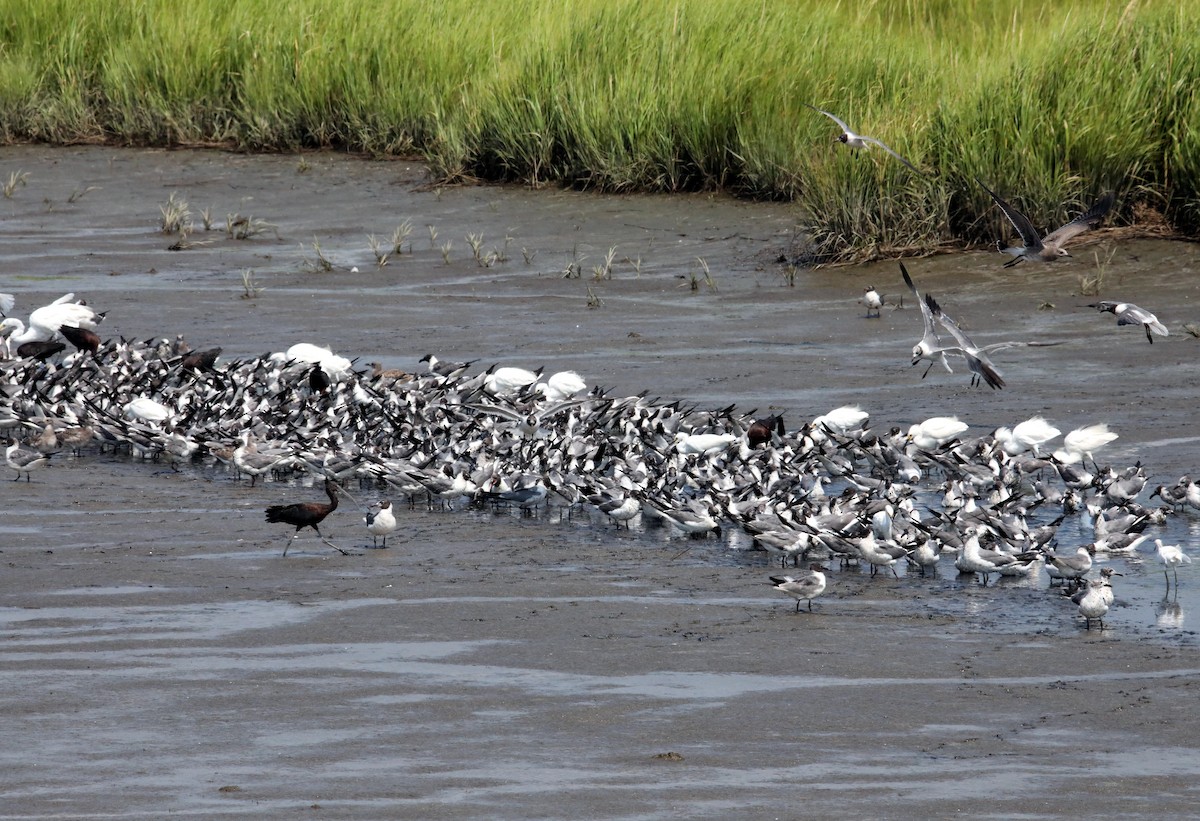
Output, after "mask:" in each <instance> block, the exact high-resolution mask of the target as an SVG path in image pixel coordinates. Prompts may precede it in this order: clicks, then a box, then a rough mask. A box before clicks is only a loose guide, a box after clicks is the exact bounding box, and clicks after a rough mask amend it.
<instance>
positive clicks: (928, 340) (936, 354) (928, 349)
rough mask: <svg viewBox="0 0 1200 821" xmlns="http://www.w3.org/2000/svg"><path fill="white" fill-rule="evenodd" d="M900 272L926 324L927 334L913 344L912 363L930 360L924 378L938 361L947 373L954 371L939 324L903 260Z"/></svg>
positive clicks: (922, 376)
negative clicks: (943, 344)
mask: <svg viewBox="0 0 1200 821" xmlns="http://www.w3.org/2000/svg"><path fill="white" fill-rule="evenodd" d="M900 273H901V274H903V275H904V283H905V284H906V285H908V287H909V288H910V289H911V290H912V292H913V296H915V297H916V298H917V304H918V305H920V306H921V321H922V322H923V323H924V324H925V334H924V335H923V336H922V337H921V341H920V342H918V343H917V344H916V345H914V346H913V350H912V354H913V362H912V363H913V364H914V365H916V364H917V363H918V362H920V361H921V360H922V359H928V360H929V367H928V368H926V369H925V373H923V374H922V375H921V378H922V379H924V378H925V377H926V376H929V371H930V369H931V368H933V366H934V365H935V364H936V363H937V362H941V363H942V367H943V368H945V369H946V373H954V369H953V368H951V367H950V363H949V362H947V361H946V349H945V348H943V347H942V340H941V338H940V337H939V336H938V333H937V326H936V325H935V324H934V321H933V311H931V310H929V306H928V305H926V304H925V300H923V299H921V292H920V291H918V290H917V286H916V285H914V284H913V281H912V277H910V276H909V275H908V269H907V268H905V267H904V263H903V262H901V263H900Z"/></svg>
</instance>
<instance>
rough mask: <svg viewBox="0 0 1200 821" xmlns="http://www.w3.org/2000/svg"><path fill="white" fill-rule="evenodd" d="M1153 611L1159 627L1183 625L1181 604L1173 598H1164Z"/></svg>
mask: <svg viewBox="0 0 1200 821" xmlns="http://www.w3.org/2000/svg"><path fill="white" fill-rule="evenodd" d="M1176 595H1178V593H1176ZM1154 612H1155V615H1156V617H1157V618H1156V619H1155V621H1156V622H1157V624H1158V626H1159V627H1172V628H1178V627H1183V605H1182V604H1180V603H1179V602H1177V601H1175V599H1174V598H1164V599H1163V600H1162V601H1160V602H1159V603H1158V607H1157V608H1155V611H1154Z"/></svg>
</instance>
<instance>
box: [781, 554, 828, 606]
mask: <svg viewBox="0 0 1200 821" xmlns="http://www.w3.org/2000/svg"><path fill="white" fill-rule="evenodd" d="M771 584H773V585H774V586H775V589H776V590H779V591H781V592H783V593H787V594H788V595H789V596H791V597H792V598H793V599H795V600H796V612H797V613H799V612H800V602H802V601H807V602H808V612H810V613H811V612H812V600H813V599H815V598H816V597H817V596H819V595H821V594H822V593H824V592H825V568H824V567H822V566H821V565H819V564H810V565H809V566H808V572H807V573H804V574H802V575H799V576H771Z"/></svg>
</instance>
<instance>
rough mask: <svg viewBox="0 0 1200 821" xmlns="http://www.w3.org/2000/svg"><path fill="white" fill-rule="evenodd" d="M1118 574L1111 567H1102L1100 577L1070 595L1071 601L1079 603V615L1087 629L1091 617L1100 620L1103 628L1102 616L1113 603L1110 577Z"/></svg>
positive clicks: (1089, 627) (1089, 628)
mask: <svg viewBox="0 0 1200 821" xmlns="http://www.w3.org/2000/svg"><path fill="white" fill-rule="evenodd" d="M1120 575H1122V574H1120V573H1117V572H1115V571H1114V570H1113V569H1112V568H1111V567H1105V568H1102V569H1101V570H1100V578H1098V579H1092V580H1091V581H1090V582H1088V586H1087V587H1085V588H1082V589H1081V590H1079V592H1077V593H1076V594H1075V595H1074V596H1072V597H1071V601H1072V602H1074V603H1075V604H1077V605H1079V615H1081V616H1083V618H1084V620H1085V623H1086V624H1087V629H1088V630H1091V629H1092V619H1095V620H1096V621H1098V622H1100V629H1101V630H1103V629H1104V616H1105V614H1106V613H1108V608H1110V607H1112V603H1113V589H1112V577H1113V576H1120Z"/></svg>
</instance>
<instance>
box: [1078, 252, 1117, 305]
mask: <svg viewBox="0 0 1200 821" xmlns="http://www.w3.org/2000/svg"><path fill="white" fill-rule="evenodd" d="M1102 250H1104V259H1101V258H1100V250H1095V251H1092V261H1093V263H1094V264H1095V267H1094V268H1093V269H1092V271H1091V272H1090V273H1085V274H1080V275H1079V295H1080V296H1099V294H1100V291H1101V289H1103V288H1104V281H1105V279H1107V278H1108V269H1109V267H1110V266H1111V265H1112V261H1113V257H1114V256H1116V253H1117V247H1116V246H1115V245H1107V246H1105V248H1104V249H1102Z"/></svg>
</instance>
